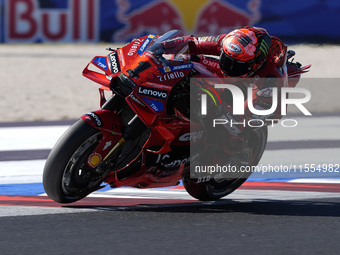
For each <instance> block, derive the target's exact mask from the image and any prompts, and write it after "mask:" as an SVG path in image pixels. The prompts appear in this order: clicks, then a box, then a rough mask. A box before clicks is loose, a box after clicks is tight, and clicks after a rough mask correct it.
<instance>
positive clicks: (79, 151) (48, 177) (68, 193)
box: [43, 120, 102, 203]
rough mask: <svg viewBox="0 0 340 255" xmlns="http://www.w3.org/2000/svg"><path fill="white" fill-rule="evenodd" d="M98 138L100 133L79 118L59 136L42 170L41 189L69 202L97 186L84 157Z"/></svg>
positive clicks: (99, 138) (56, 199)
mask: <svg viewBox="0 0 340 255" xmlns="http://www.w3.org/2000/svg"><path fill="white" fill-rule="evenodd" d="M101 138H102V134H101V132H99V131H98V130H97V129H95V128H93V127H91V126H89V125H88V124H86V123H85V122H84V121H83V120H78V121H77V122H76V123H75V124H74V125H72V126H71V127H70V128H69V129H68V130H67V131H66V132H65V134H64V135H63V136H62V137H61V138H60V139H59V141H58V142H57V144H56V145H55V146H54V148H53V149H52V151H51V153H50V155H49V156H48V158H47V161H46V164H45V168H44V172H43V185H44V189H45V192H46V193H47V195H48V196H49V197H50V198H51V199H53V200H54V201H56V202H59V203H71V202H75V201H77V200H79V199H82V198H84V197H85V196H87V195H88V194H89V193H91V192H93V191H94V190H96V189H98V187H99V186H100V184H101V181H100V180H99V178H97V179H96V178H94V175H93V169H92V168H90V167H89V166H88V165H87V159H88V157H89V156H90V153H91V152H92V151H93V149H94V148H95V147H96V146H97V145H98V143H99V141H100V140H101Z"/></svg>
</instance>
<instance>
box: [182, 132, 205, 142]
mask: <svg viewBox="0 0 340 255" xmlns="http://www.w3.org/2000/svg"><path fill="white" fill-rule="evenodd" d="M203 134H204V131H203V130H201V131H195V132H189V133H185V134H184V135H181V136H180V137H179V138H178V140H180V141H181V142H189V141H192V142H196V141H197V140H199V139H201V138H202V136H203Z"/></svg>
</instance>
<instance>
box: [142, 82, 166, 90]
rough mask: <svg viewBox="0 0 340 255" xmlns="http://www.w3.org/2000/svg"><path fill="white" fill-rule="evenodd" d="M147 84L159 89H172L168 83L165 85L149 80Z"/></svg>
mask: <svg viewBox="0 0 340 255" xmlns="http://www.w3.org/2000/svg"><path fill="white" fill-rule="evenodd" d="M146 85H148V86H152V87H154V88H157V89H166V90H172V87H171V86H167V85H163V84H159V83H153V82H147V83H146Z"/></svg>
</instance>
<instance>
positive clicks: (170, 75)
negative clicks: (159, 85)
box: [157, 72, 185, 81]
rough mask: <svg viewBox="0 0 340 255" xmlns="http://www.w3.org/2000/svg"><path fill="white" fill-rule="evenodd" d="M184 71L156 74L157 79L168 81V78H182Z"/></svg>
mask: <svg viewBox="0 0 340 255" xmlns="http://www.w3.org/2000/svg"><path fill="white" fill-rule="evenodd" d="M184 76H185V75H184V73H183V72H172V73H166V74H163V75H162V74H161V75H157V78H158V79H159V81H168V80H173V79H178V78H184Z"/></svg>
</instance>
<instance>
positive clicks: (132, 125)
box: [81, 94, 146, 175]
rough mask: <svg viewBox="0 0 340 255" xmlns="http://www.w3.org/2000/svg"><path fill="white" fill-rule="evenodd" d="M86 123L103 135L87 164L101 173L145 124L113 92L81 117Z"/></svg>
mask: <svg viewBox="0 0 340 255" xmlns="http://www.w3.org/2000/svg"><path fill="white" fill-rule="evenodd" d="M81 118H82V119H83V120H84V121H85V122H86V123H87V124H89V125H90V126H92V127H94V128H96V129H98V130H99V131H100V132H101V133H102V134H103V137H102V139H101V141H100V142H99V144H98V145H97V147H96V148H95V149H94V150H93V151H92V153H91V154H90V156H89V159H88V160H87V164H88V165H89V166H90V167H91V168H93V169H95V171H96V172H98V174H100V175H102V174H103V171H106V170H104V169H106V168H109V166H108V162H109V161H110V159H111V158H112V157H113V155H115V152H116V151H117V150H118V149H120V148H121V147H122V145H123V144H124V143H125V141H126V140H128V139H132V140H134V139H136V138H137V137H138V136H139V135H140V134H141V133H142V132H144V131H145V129H146V126H145V125H144V123H143V122H142V121H141V120H140V119H139V118H138V116H137V115H136V114H135V113H134V112H133V111H132V109H131V108H130V107H129V106H128V105H127V103H126V101H125V99H124V98H123V97H120V96H118V95H116V94H113V95H112V96H111V97H110V98H109V99H108V100H107V101H106V100H105V103H104V104H103V105H102V107H101V109H100V110H96V111H93V112H91V113H88V114H85V115H83V116H82V117H81Z"/></svg>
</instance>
